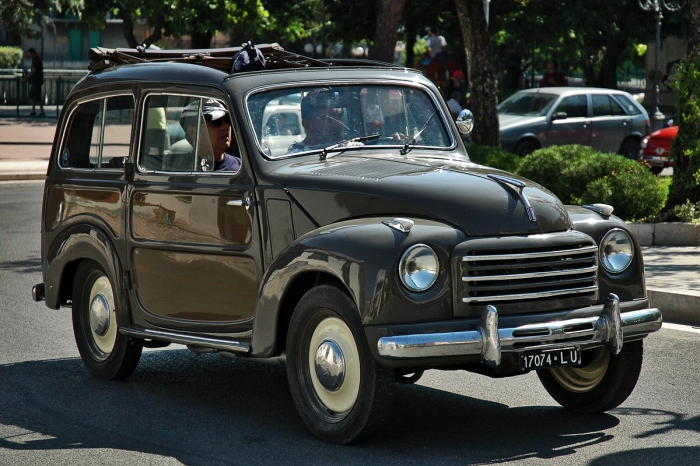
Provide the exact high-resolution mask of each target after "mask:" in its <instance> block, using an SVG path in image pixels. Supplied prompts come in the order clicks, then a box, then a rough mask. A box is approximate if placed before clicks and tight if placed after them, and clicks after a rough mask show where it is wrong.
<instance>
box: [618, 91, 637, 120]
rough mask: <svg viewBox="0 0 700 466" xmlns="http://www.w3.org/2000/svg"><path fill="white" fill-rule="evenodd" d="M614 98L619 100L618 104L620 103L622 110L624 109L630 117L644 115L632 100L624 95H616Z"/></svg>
mask: <svg viewBox="0 0 700 466" xmlns="http://www.w3.org/2000/svg"><path fill="white" fill-rule="evenodd" d="M614 98H615V99H617V101H618V102H620V105H622V108H624V109H625V110H626V111H627V113H629V114H630V115H639V114H640V113H642V111H641V110H639V108H638V107H637V106H636V105H635V104H634V102H632V99H630V98H629V97H627V96H626V95H624V94H614Z"/></svg>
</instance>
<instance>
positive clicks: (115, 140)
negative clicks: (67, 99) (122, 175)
mask: <svg viewBox="0 0 700 466" xmlns="http://www.w3.org/2000/svg"><path fill="white" fill-rule="evenodd" d="M133 117H134V98H133V96H131V95H123V96H114V97H107V98H104V99H98V100H91V101H89V102H84V103H81V104H79V105H78V108H76V110H75V111H74V112H73V114H72V116H71V121H70V122H69V124H68V131H67V136H66V141H65V143H64V145H63V149H62V150H61V154H60V158H59V165H60V166H61V167H62V168H75V169H87V170H93V169H103V170H121V169H123V168H124V161H125V160H126V159H127V158H128V157H129V148H130V146H131V127H132V122H133Z"/></svg>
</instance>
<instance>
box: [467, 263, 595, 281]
mask: <svg viewBox="0 0 700 466" xmlns="http://www.w3.org/2000/svg"><path fill="white" fill-rule="evenodd" d="M597 271H598V267H597V266H593V267H586V268H585V269H568V270H550V271H547V272H530V273H521V274H514V275H479V276H478V277H462V281H463V282H484V281H494V280H519V279H524V278H540V277H553V276H558V275H576V274H579V273H591V272H592V273H595V272H597Z"/></svg>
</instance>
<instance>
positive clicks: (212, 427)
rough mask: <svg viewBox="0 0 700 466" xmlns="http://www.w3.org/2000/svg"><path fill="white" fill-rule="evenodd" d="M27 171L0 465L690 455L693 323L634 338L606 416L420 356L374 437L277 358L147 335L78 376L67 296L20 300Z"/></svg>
mask: <svg viewBox="0 0 700 466" xmlns="http://www.w3.org/2000/svg"><path fill="white" fill-rule="evenodd" d="M41 191H42V184H41V183H24V184H16V183H15V184H7V183H0V242H1V243H0V244H1V249H2V250H1V252H0V465H29V464H32V465H34V464H51V465H63V464H66V465H68V464H71V465H72V464H86V465H87V464H90V465H93V464H100V465H110V464H129V465H131V464H139V465H150V464H155V465H170V464H186V465H216V464H406V463H413V464H460V465H463V464H474V463H476V464H485V463H486V464H491V463H498V464H501V463H515V462H517V463H519V464H556V465H560V464H571V465H582V464H591V465H605V464H616V465H626V464H630V465H631V464H635V465H637V464H673V465H680V464H688V465H690V464H697V463H698V461H699V460H698V458H700V446H699V445H700V400H699V398H700V389H698V387H699V386H700V358H698V355H699V354H700V351H698V342H699V340H700V333H698V331H697V330H695V331H694V330H693V329H690V328H688V327H675V326H670V327H671V328H665V329H662V330H661V331H660V332H659V333H657V334H655V335H652V336H651V337H649V338H648V339H647V340H645V342H646V345H645V363H644V367H643V370H642V375H641V378H640V381H639V383H638V385H637V388H636V390H635V392H634V393H633V394H632V396H631V397H630V398H629V399H628V400H627V401H626V402H625V403H624V404H623V405H622V406H621V407H619V408H618V409H615V410H613V411H611V412H610V413H608V414H604V415H595V416H584V415H577V414H573V413H570V412H567V411H565V410H563V409H561V408H560V407H558V405H556V403H554V402H553V400H551V398H549V396H548V395H547V393H546V392H545V391H544V389H543V388H542V387H541V386H540V384H539V382H538V379H537V377H536V376H535V375H534V374H528V375H524V376H521V377H516V378H509V379H502V380H497V379H489V378H487V377H483V376H479V375H473V374H468V373H465V372H441V371H429V372H427V373H426V375H425V376H424V377H423V379H421V380H420V382H419V383H418V384H417V385H414V386H397V387H396V390H395V394H394V400H393V414H392V416H390V418H389V419H387V421H386V423H385V425H384V426H383V428H382V430H381V431H380V432H379V433H378V434H377V435H376V438H374V439H373V440H372V441H369V442H366V443H363V444H360V445H355V446H337V445H331V444H327V443H325V442H322V441H320V440H317V439H316V438H314V437H313V436H311V435H310V434H309V433H308V432H307V430H306V428H305V426H304V425H303V423H302V421H301V419H300V418H299V416H298V415H297V413H296V410H295V408H294V404H293V402H292V399H291V396H290V394H289V389H288V387H287V380H286V374H285V368H284V366H282V365H280V364H273V363H263V362H255V361H230V360H226V359H223V358H221V357H219V356H217V355H205V356H201V357H197V356H195V355H194V354H193V353H191V352H189V351H188V350H186V349H184V347H181V346H177V345H173V346H171V347H169V348H167V349H161V350H148V351H146V352H145V353H144V355H143V357H142V359H141V363H140V365H139V367H138V368H137V369H136V372H135V373H134V374H133V375H132V376H131V377H130V378H129V379H127V380H126V381H121V382H106V381H101V380H97V379H95V378H93V377H91V376H90V375H89V373H88V372H87V370H85V368H84V367H83V365H82V362H81V361H80V359H79V357H78V351H77V349H76V347H75V342H74V340H73V333H72V329H71V323H70V309H61V310H58V311H54V310H50V309H48V308H46V307H45V306H44V305H43V304H42V303H34V302H33V301H32V300H31V297H30V294H31V293H30V291H31V286H32V285H33V284H35V283H38V282H40V281H41V264H40V259H39V217H40V215H41V214H40V212H41Z"/></svg>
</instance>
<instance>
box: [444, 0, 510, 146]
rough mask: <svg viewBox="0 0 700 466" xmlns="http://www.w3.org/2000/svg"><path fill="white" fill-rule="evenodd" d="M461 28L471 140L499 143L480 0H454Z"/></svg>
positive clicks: (495, 97)
mask: <svg viewBox="0 0 700 466" xmlns="http://www.w3.org/2000/svg"><path fill="white" fill-rule="evenodd" d="M455 7H456V9H457V16H458V17H459V24H460V26H461V29H462V37H463V38H464V47H465V52H466V55H467V69H468V70H469V85H470V87H471V111H472V113H474V131H473V133H472V140H473V141H474V142H476V143H478V144H483V145H486V146H496V147H499V146H500V145H501V137H500V130H499V128H498V108H497V106H498V92H497V89H496V79H495V75H494V72H493V54H492V52H491V36H490V35H489V30H488V26H487V25H486V17H485V16H484V4H483V1H482V0H455Z"/></svg>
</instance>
